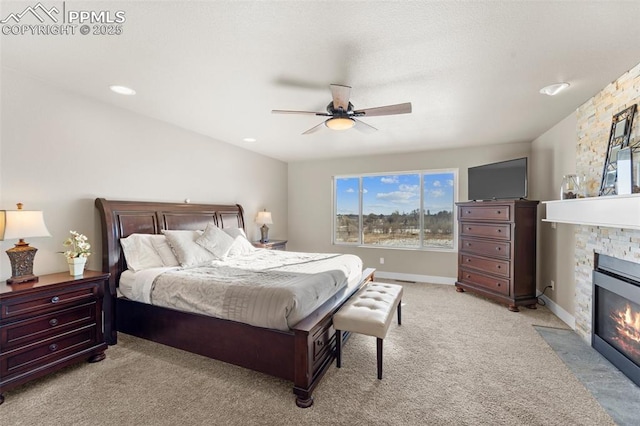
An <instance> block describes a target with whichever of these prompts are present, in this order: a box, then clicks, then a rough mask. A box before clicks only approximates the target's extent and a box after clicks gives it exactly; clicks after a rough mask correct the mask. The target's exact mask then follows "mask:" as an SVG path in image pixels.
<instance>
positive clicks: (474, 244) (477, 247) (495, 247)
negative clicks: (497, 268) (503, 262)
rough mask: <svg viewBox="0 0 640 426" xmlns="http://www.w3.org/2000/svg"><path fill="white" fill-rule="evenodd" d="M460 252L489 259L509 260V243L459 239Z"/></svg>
mask: <svg viewBox="0 0 640 426" xmlns="http://www.w3.org/2000/svg"><path fill="white" fill-rule="evenodd" d="M460 251H462V252H463V253H473V254H479V255H483V256H489V257H501V258H504V259H509V257H510V255H511V243H510V242H507V241H505V242H502V241H490V240H476V239H471V238H464V237H463V238H460Z"/></svg>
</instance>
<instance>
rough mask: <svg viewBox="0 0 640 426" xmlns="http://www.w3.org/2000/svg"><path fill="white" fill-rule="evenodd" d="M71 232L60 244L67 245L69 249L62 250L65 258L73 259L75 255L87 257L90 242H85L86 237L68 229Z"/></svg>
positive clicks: (89, 253)
mask: <svg viewBox="0 0 640 426" xmlns="http://www.w3.org/2000/svg"><path fill="white" fill-rule="evenodd" d="M69 232H70V233H71V237H69V238H67V239H66V240H64V242H63V243H62V245H63V246H64V247H69V250H67V251H65V252H62V254H64V256H65V257H66V258H67V259H73V258H75V257H89V256H90V255H91V252H90V251H89V249H90V248H91V244H89V243H88V242H87V237H86V236H84V235H82V234H80V233H78V232H76V231H69Z"/></svg>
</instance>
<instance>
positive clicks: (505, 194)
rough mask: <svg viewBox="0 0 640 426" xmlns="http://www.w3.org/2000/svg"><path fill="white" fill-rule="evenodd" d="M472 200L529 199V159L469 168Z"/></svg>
mask: <svg viewBox="0 0 640 426" xmlns="http://www.w3.org/2000/svg"><path fill="white" fill-rule="evenodd" d="M468 196H469V199H470V200H503V199H510V198H527V159H526V157H525V158H517V159H515V160H509V161H501V162H499V163H492V164H485V165H483V166H477V167H469V193H468Z"/></svg>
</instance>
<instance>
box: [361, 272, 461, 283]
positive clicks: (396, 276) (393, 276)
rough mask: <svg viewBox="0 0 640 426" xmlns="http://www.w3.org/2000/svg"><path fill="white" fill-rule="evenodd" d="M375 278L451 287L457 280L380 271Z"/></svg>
mask: <svg viewBox="0 0 640 426" xmlns="http://www.w3.org/2000/svg"><path fill="white" fill-rule="evenodd" d="M374 277H376V278H385V279H388V280H398V281H415V282H418V283H432V284H449V285H453V284H455V283H456V279H455V278H450V277H436V276H433V275H419V274H403V273H400V272H385V271H380V270H376V272H375V275H374Z"/></svg>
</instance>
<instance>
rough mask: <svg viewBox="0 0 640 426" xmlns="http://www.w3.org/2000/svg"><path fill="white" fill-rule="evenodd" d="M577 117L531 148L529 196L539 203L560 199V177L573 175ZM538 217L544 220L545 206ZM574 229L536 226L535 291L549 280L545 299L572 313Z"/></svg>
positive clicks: (569, 117) (540, 208)
mask: <svg viewBox="0 0 640 426" xmlns="http://www.w3.org/2000/svg"><path fill="white" fill-rule="evenodd" d="M576 127H577V118H576V114H571V115H570V116H568V117H567V118H565V119H564V120H562V121H561V122H559V123H558V124H556V125H555V126H554V127H553V128H551V129H550V130H548V131H547V132H545V133H544V134H543V135H541V136H540V137H538V138H537V139H536V140H534V141H533V142H532V144H531V164H532V167H531V170H530V172H529V175H530V177H531V179H532V184H531V189H532V191H531V195H532V196H533V197H535V198H536V199H538V200H545V201H547V200H558V199H560V185H561V184H562V177H563V176H564V175H567V174H573V173H575V172H576V144H577V141H578V137H577V129H576ZM538 211H539V213H538V217H539V218H541V219H542V218H544V217H545V216H546V214H545V210H544V205H540V207H539V209H538ZM575 242H576V239H575V226H574V225H565V224H558V225H557V228H556V229H554V228H552V226H551V224H550V223H548V222H539V224H538V274H537V277H538V286H537V287H538V290H540V291H543V290H544V288H545V287H546V286H547V285H549V282H550V281H551V280H553V281H555V290H553V291H552V290H551V289H548V290H547V291H546V292H545V295H546V296H548V297H549V298H550V299H551V300H553V301H554V302H555V303H556V304H558V305H559V306H560V307H561V308H563V309H564V310H565V311H566V312H567V313H569V314H570V315H573V313H574V299H575V297H574V294H575V289H576V285H575V274H574V272H575V258H574V254H575Z"/></svg>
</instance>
